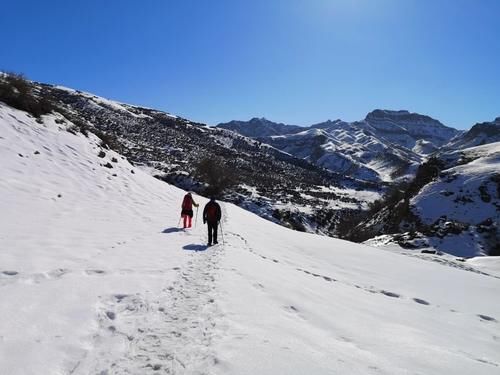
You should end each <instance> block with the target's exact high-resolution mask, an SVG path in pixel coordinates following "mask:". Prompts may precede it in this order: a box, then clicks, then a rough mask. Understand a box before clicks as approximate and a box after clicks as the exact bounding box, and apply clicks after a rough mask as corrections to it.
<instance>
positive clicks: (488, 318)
mask: <svg viewBox="0 0 500 375" xmlns="http://www.w3.org/2000/svg"><path fill="white" fill-rule="evenodd" d="M477 316H479V317H480V318H481V319H482V320H486V321H488V322H496V321H497V320H496V319H495V318H492V317H491V316H488V315H483V314H478V315H477Z"/></svg>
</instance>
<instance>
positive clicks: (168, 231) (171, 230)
mask: <svg viewBox="0 0 500 375" xmlns="http://www.w3.org/2000/svg"><path fill="white" fill-rule="evenodd" d="M182 231H183V229H182V228H177V227H172V228H166V229H163V230H162V233H177V232H182Z"/></svg>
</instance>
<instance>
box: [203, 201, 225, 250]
mask: <svg viewBox="0 0 500 375" xmlns="http://www.w3.org/2000/svg"><path fill="white" fill-rule="evenodd" d="M221 216H222V215H221V210H220V206H219V203H217V202H216V201H215V199H214V198H210V202H208V203H207V204H206V206H205V208H204V209H203V224H205V223H207V227H208V246H212V239H213V243H214V245H215V244H217V226H218V225H219V221H220V218H221Z"/></svg>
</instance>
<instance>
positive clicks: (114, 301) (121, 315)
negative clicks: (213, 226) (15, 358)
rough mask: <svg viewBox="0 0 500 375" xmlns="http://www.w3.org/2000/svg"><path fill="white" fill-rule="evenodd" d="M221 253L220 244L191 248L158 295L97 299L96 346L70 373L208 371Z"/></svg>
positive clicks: (216, 314)
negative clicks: (182, 265) (184, 262)
mask: <svg viewBox="0 0 500 375" xmlns="http://www.w3.org/2000/svg"><path fill="white" fill-rule="evenodd" d="M181 235H183V234H182V233H181ZM197 246H198V247H199V248H200V249H203V248H204V247H203V246H201V245H197ZM193 247H194V246H193V245H186V246H184V249H186V248H188V249H189V248H193ZM223 254H224V246H223V245H217V246H213V247H210V248H206V249H204V250H200V251H196V250H194V251H193V252H192V253H191V254H189V260H188V261H187V263H186V265H185V266H184V267H182V268H178V267H176V269H175V271H176V272H177V277H176V279H175V281H174V282H173V283H172V284H171V285H166V286H165V287H164V288H163V289H162V291H161V293H160V294H159V295H155V294H153V293H145V294H134V295H123V294H114V295H110V296H107V297H106V298H102V303H101V304H100V307H99V312H98V316H99V319H98V320H99V333H98V334H97V335H96V337H95V343H96V347H95V348H94V350H93V354H92V355H91V356H89V357H87V358H85V359H84V360H82V362H81V364H80V365H78V367H77V368H76V369H75V371H73V373H74V374H89V373H92V374H102V375H112V374H148V373H154V374H159V373H160V374H179V373H189V374H207V373H209V369H210V367H212V366H213V365H215V364H216V363H217V358H216V356H215V353H214V352H213V349H212V347H211V343H212V340H213V339H214V337H215V336H217V335H218V334H219V328H218V327H217V321H218V319H219V318H220V317H221V313H220V311H219V308H218V306H217V304H216V297H217V295H216V280H217V273H218V270H219V266H218V263H219V259H220V258H221V257H222V256H223ZM109 348H114V349H115V350H113V351H109Z"/></svg>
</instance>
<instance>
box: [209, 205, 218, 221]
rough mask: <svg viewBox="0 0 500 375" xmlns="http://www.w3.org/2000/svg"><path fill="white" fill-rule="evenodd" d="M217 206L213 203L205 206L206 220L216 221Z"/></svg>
mask: <svg viewBox="0 0 500 375" xmlns="http://www.w3.org/2000/svg"><path fill="white" fill-rule="evenodd" d="M217 211H218V210H217V206H216V205H215V203H211V204H209V205H208V206H207V220H208V221H211V222H214V221H217V219H218V215H217Z"/></svg>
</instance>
